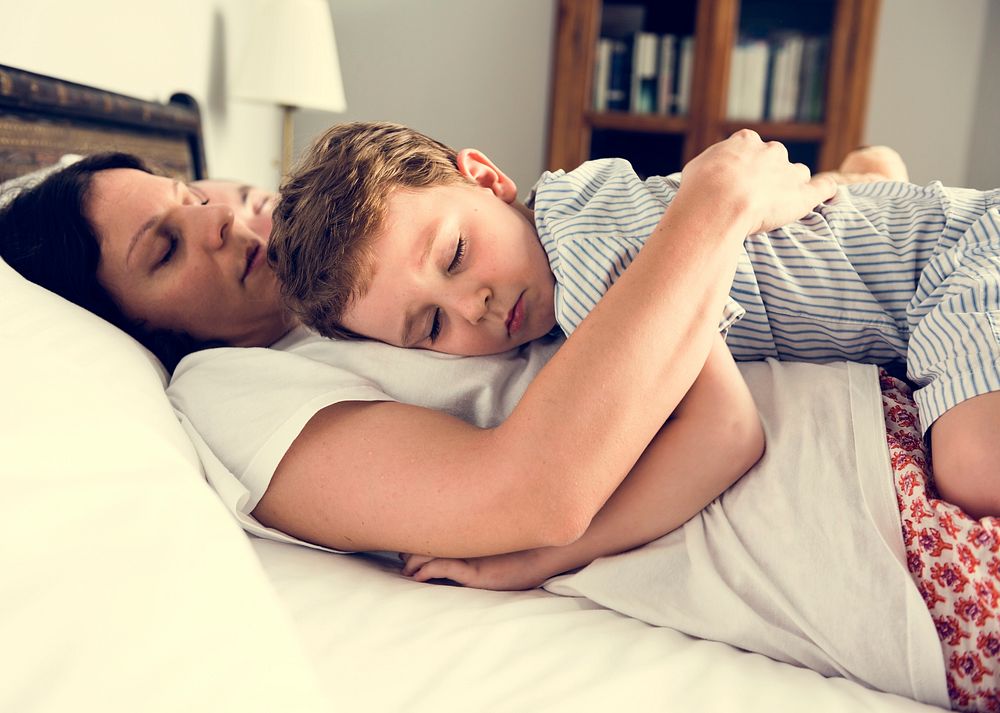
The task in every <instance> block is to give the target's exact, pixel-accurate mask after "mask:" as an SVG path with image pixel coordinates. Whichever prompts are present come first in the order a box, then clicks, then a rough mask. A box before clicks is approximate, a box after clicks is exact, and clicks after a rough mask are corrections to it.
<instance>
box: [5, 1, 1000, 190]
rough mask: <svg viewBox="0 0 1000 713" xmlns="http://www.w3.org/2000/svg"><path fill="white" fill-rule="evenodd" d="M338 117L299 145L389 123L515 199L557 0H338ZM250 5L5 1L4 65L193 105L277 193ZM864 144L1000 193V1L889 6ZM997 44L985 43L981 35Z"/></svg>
mask: <svg viewBox="0 0 1000 713" xmlns="http://www.w3.org/2000/svg"><path fill="white" fill-rule="evenodd" d="M330 5H331V9H332V12H333V18H334V23H335V25H336V28H337V41H338V45H339V49H340V59H341V64H342V69H343V73H344V85H345V89H346V91H347V100H348V111H347V112H346V113H345V114H343V115H340V116H338V115H333V114H325V113H319V112H309V111H303V112H300V113H299V115H298V116H297V120H296V131H297V144H298V146H299V147H302V146H304V145H305V144H306V143H308V142H309V141H311V139H312V138H313V137H314V136H315V135H316V134H317V133H319V132H321V131H322V130H323V129H324V128H325V127H326V126H328V125H329V124H330V123H332V122H334V121H337V120H342V119H392V120H396V121H402V122H404V123H408V124H411V125H413V126H415V127H417V128H419V129H421V130H423V131H426V132H427V133H430V134H432V135H434V136H436V137H438V138H441V139H442V140H444V141H446V142H448V143H451V144H454V145H457V146H465V145H472V146H477V147H478V148H481V149H483V150H484V151H485V152H486V153H488V154H490V155H491V156H492V157H493V158H494V159H495V160H496V161H497V162H498V163H499V164H500V166H501V167H503V168H504V169H505V170H506V171H507V172H508V173H510V174H511V176H512V177H513V178H514V179H515V181H517V183H518V185H519V186H520V188H521V189H522V191H521V192H522V194H523V192H524V190H525V189H527V188H528V186H529V185H530V183H531V182H532V181H533V180H534V178H535V177H536V176H537V174H538V173H539V171H540V170H541V169H542V167H543V161H544V141H545V132H546V124H547V119H546V116H547V111H548V92H549V81H550V78H549V64H550V61H551V52H552V40H553V21H554V12H555V10H554V6H555V0H505V2H492V1H491V0H421V1H420V2H416V1H412V0H411V1H409V2H407V1H405V0H365V1H364V2H362V1H360V0H330ZM251 7H252V2H251V0H172V2H170V3H161V2H156V1H155V0H87V1H86V2H83V1H80V0H31V1H30V2H29V1H28V0H0V12H2V15H0V16H2V17H3V18H4V21H3V22H2V23H0V63H2V64H10V65H13V66H15V67H21V68H24V69H29V70H33V71H37V72H41V73H44V74H54V75H56V76H60V77H65V78H69V79H74V80H76V81H80V82H84V83H87V84H94V85H97V86H101V87H104V88H107V89H111V90H114V91H119V92H123V93H126V94H133V95H136V96H141V97H144V98H150V99H161V100H164V99H166V98H167V97H169V96H170V94H171V93H173V92H175V91H179V90H183V91H187V92H189V93H191V94H193V95H194V96H195V97H196V98H197V99H198V100H199V101H200V102H201V105H202V110H203V112H204V116H205V134H206V141H207V151H208V163H209V168H210V170H211V171H212V173H213V174H214V175H216V176H232V177H240V178H243V179H245V180H249V181H253V182H255V183H260V184H263V185H267V186H276V185H277V182H278V169H277V164H278V153H279V140H278V137H279V133H280V117H279V114H278V111H277V109H275V108H272V107H268V106H263V105H254V104H248V103H245V102H240V101H234V100H229V99H228V98H227V94H226V86H227V77H228V76H229V75H230V74H231V73H232V68H233V67H234V66H236V63H237V62H238V61H239V58H240V55H241V54H242V52H243V47H242V38H243V37H244V36H245V34H246V31H247V17H248V8H251ZM881 15H882V17H881V22H880V24H879V34H878V40H877V46H876V56H875V64H874V70H873V78H872V94H871V99H870V101H869V107H868V119H867V130H866V133H865V141H866V142H867V143H888V144H891V145H893V146H895V147H897V148H898V149H899V150H900V151H901V152H902V154H903V155H904V157H905V158H906V159H907V161H908V163H909V165H910V167H911V174H912V177H913V178H914V180H917V181H927V180H931V179H933V178H938V179H941V180H943V181H944V182H945V183H951V184H957V185H962V184H970V185H976V186H978V187H988V186H989V187H992V186H1000V145H998V142H1000V135H998V132H997V131H996V129H995V127H996V125H997V124H998V121H997V119H998V117H1000V83H998V82H997V81H996V77H998V76H1000V43H998V42H997V41H996V39H995V38H997V37H1000V0H951V1H950V2H941V0H882V13H881ZM988 38H989V39H991V40H992V41H990V42H988V41H987V39H988Z"/></svg>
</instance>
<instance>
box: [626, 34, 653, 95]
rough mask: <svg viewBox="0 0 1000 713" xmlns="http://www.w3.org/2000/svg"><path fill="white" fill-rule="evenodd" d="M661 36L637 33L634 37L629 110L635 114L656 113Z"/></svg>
mask: <svg viewBox="0 0 1000 713" xmlns="http://www.w3.org/2000/svg"><path fill="white" fill-rule="evenodd" d="M659 40H660V38H659V36H658V35H656V34H655V33H652V32H636V33H635V35H634V36H633V37H632V86H631V94H630V102H629V108H630V109H631V111H632V113H634V114H652V113H653V112H654V111H656V89H657V82H656V71H657V56H656V55H657V51H658V50H659Z"/></svg>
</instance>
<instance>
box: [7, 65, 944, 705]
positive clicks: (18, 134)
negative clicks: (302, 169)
mask: <svg viewBox="0 0 1000 713" xmlns="http://www.w3.org/2000/svg"><path fill="white" fill-rule="evenodd" d="M108 148H115V149H120V150H128V151H133V152H136V153H139V154H142V155H144V156H146V157H148V158H150V159H151V160H153V161H154V162H156V163H157V164H158V165H160V166H162V167H164V169H165V170H167V171H168V172H170V173H172V174H173V175H176V176H179V177H186V178H196V177H202V176H204V175H205V174H206V167H205V160H204V149H203V144H202V137H201V128H200V119H199V115H198V108H197V104H196V103H195V102H194V100H192V99H191V98H190V97H186V96H184V95H177V96H175V97H174V98H173V99H172V100H171V101H170V102H168V103H165V104H158V103H154V102H146V101H140V100H137V99H132V98H129V97H123V96H121V95H116V94H111V93H108V92H105V91H102V90H99V89H95V88H92V87H85V86H82V85H78V84H71V83H67V82H63V81H60V80H58V79H55V78H50V77H42V76H39V75H35V74H31V73H28V72H23V71H20V70H17V69H14V68H10V67H3V66H0V171H2V173H0V180H3V181H9V180H10V179H13V178H15V177H18V176H24V175H25V174H31V173H33V172H36V171H38V170H39V169H44V168H45V167H47V166H51V165H53V164H56V163H58V162H59V161H60V160H61V159H62V157H63V156H65V155H67V154H79V153H90V152H93V151H97V150H101V149H108ZM0 295H2V299H0V343H2V345H3V346H2V352H0V353H2V355H3V356H2V369H0V393H2V394H3V403H4V407H3V409H2V411H0V452H2V454H3V456H2V457H3V463H4V467H3V469H2V471H0V472H2V478H3V481H4V482H3V485H4V488H3V492H4V498H3V499H2V500H0V542H2V543H3V545H2V546H0V552H2V554H0V568H2V570H3V572H4V575H3V578H2V580H0V591H2V596H0V602H2V603H3V607H2V614H0V640H2V641H3V642H4V645H3V649H4V651H5V652H6V655H5V656H4V659H5V661H4V675H3V677H2V678H0V710H5V711H8V710H9V711H28V710H59V711H62V710H76V711H90V710H101V711H114V710H122V711H126V710H127V711H161V710H162V711H177V710H193V711H200V710H204V711H227V710H240V711H244V712H246V711H257V710H261V711H264V710H268V711H274V710H280V711H327V710H345V711H355V710H357V711H424V710H426V711H450V710H456V711H457V710H462V711H518V712H520V711H527V710H543V711H604V710H625V711H668V710H669V711H730V710H741V711H775V710H809V711H846V710H849V711H861V710H868V711H879V712H886V713H888V712H890V711H894V712H900V713H903V712H911V711H918V710H932V708H930V707H929V706H924V705H922V704H918V703H915V702H913V701H910V700H907V699H904V698H901V697H898V696H894V695H889V694H884V693H879V692H876V691H873V690H870V689H867V688H865V687H863V686H861V685H859V684H856V683H853V682H851V681H848V680H845V679H841V678H824V677H823V676H821V675H819V674H817V673H814V672H812V671H809V670H806V669H803V668H798V667H795V666H791V665H788V664H783V663H779V662H776V661H774V660H771V659H769V658H767V657H764V656H761V655H758V654H752V653H747V652H744V651H740V650H737V649H736V648H733V647H731V646H728V645H725V644H720V643H715V642H710V641H703V640H698V639H694V638H691V637H688V636H685V635H683V634H681V633H678V632H676V631H673V630H670V629H667V628H657V627H652V626H649V625H647V624H644V623H642V622H640V621H637V620H635V619H630V618H628V617H625V616H622V615H620V614H618V613H616V612H614V611H611V610H608V609H605V608H603V607H601V606H599V605H598V604H596V603H594V602H591V601H589V600H587V599H584V598H580V597H565V596H556V595H553V594H550V593H548V592H546V591H542V590H535V591H529V592H513V593H508V592H487V591H478V590H470V589H464V588H460V587H448V586H439V585H428V584H418V583H415V582H412V581H410V580H408V579H406V578H404V577H402V576H400V575H399V574H398V571H397V566H396V563H395V562H394V561H393V560H392V559H391V558H388V557H385V556H379V555H351V556H344V555H333V554H329V553H326V552H322V551H318V550H314V549H308V548H305V547H301V546H296V545H294V544H288V543H283V542H279V541H275V540H270V539H264V538H258V537H253V536H249V535H247V534H245V532H244V530H243V529H241V527H240V526H239V525H238V524H237V523H236V521H235V520H234V519H233V518H232V517H231V516H230V514H229V512H228V511H227V510H226V509H225V508H224V507H223V506H222V505H221V503H220V502H219V500H218V498H217V497H216V495H215V494H214V492H213V491H212V490H211V489H210V488H209V487H208V485H207V484H206V482H205V479H204V476H203V472H202V465H201V463H200V462H199V459H198V456H197V453H196V451H195V449H194V447H193V445H192V443H191V442H190V440H189V439H188V437H187V436H186V435H185V432H184V431H183V430H182V428H181V426H180V424H179V423H178V421H177V418H176V416H175V414H174V413H173V411H172V409H171V407H170V404H169V402H168V400H167V398H166V396H165V394H164V387H165V384H166V383H167V374H166V372H165V370H164V369H163V368H162V366H160V365H159V363H158V362H157V361H156V359H155V358H153V357H152V356H151V355H150V354H149V353H148V352H147V351H146V350H145V349H143V348H142V347H141V346H140V345H138V343H136V342H135V341H133V340H132V339H131V338H129V337H127V336H126V335H125V334H123V333H121V332H119V331H117V330H116V329H114V328H113V327H111V326H110V325H108V324H105V323H103V322H101V321H100V320H98V319H97V318H95V317H93V316H92V315H90V314H88V313H85V312H83V311H82V310H80V309H78V308H76V307H75V306H73V305H70V304H68V303H66V302H65V301H63V300H61V299H60V298H58V297H56V296H54V295H52V294H50V293H48V292H46V291H45V290H43V289H41V288H38V287H36V286H35V285H32V284H30V283H28V282H27V281H25V280H23V279H22V278H20V276H18V275H17V274H16V273H14V272H13V271H12V270H11V269H10V268H9V267H8V266H6V265H5V264H3V263H0Z"/></svg>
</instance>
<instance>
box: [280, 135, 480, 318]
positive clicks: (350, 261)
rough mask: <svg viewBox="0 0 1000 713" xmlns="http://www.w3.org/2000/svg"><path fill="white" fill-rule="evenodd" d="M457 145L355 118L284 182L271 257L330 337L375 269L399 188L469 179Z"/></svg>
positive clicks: (292, 295) (303, 308)
mask: <svg viewBox="0 0 1000 713" xmlns="http://www.w3.org/2000/svg"><path fill="white" fill-rule="evenodd" d="M468 181H469V179H467V178H466V177H465V176H463V175H462V174H461V173H460V172H459V170H458V166H457V163H456V153H455V151H454V150H453V149H451V148H449V147H448V146H445V145H444V144H442V143H440V142H439V141H435V140H434V139H431V138H429V137H427V136H424V135H423V134H421V133H419V132H417V131H414V130H413V129H409V128H407V127H405V126H401V125H399V124H390V123H381V122H380V123H374V122H352V123H346V124H337V125H335V126H333V127H331V128H330V129H329V130H327V132H326V133H325V134H323V135H322V136H321V137H320V138H319V139H318V140H317V141H316V142H315V143H314V144H313V146H312V148H311V149H309V151H308V152H307V153H306V155H305V156H304V157H303V159H302V160H301V161H300V162H299V163H298V165H296V167H295V169H294V170H293V172H292V173H291V174H290V175H289V176H288V178H286V179H285V181H284V182H283V183H282V185H281V196H280V199H279V200H278V204H277V206H276V207H275V209H274V228H273V229H272V231H271V240H270V244H269V246H268V250H267V258H268V261H269V262H270V263H271V266H272V267H273V268H274V272H275V274H276V275H277V277H278V279H279V280H280V281H281V284H282V288H281V291H282V294H283V295H284V297H285V300H286V302H287V303H288V306H289V307H290V308H291V309H292V311H294V312H295V313H296V315H297V316H298V317H299V318H300V319H301V320H302V321H303V322H304V323H305V324H307V325H308V326H310V327H312V328H313V329H315V330H316V331H318V332H319V333H320V334H322V335H324V336H327V337H342V338H343V337H346V338H357V336H358V335H356V334H354V333H353V332H350V331H349V330H347V329H345V328H344V327H342V326H340V320H341V318H342V316H343V314H344V311H345V310H346V309H347V308H348V306H350V304H351V302H352V301H353V300H354V299H356V298H357V297H361V296H363V295H364V294H365V292H366V291H367V289H368V286H369V284H370V283H371V278H372V275H373V274H374V269H375V266H374V258H373V256H372V252H371V245H372V240H373V238H375V237H376V236H377V234H378V232H379V231H380V230H381V228H382V224H383V222H384V220H385V214H386V204H387V202H388V199H389V196H390V195H391V193H392V191H393V190H395V189H397V188H427V187H431V186H438V185H450V184H456V183H463V182H468Z"/></svg>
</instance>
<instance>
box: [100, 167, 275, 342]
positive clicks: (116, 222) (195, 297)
mask: <svg viewBox="0 0 1000 713" xmlns="http://www.w3.org/2000/svg"><path fill="white" fill-rule="evenodd" d="M212 183H213V184H215V185H213V186H210V187H208V189H205V188H202V187H199V185H198V184H185V183H182V182H179V181H175V180H173V179H170V178H164V177H162V176H154V175H151V174H148V173H144V172H142V171H137V170H133V169H111V170H107V171H100V172H98V173H96V174H94V177H93V180H92V182H91V188H90V193H89V197H88V202H87V206H86V213H87V218H88V219H89V220H90V222H91V224H92V225H93V227H94V230H95V232H96V233H97V236H98V242H99V243H100V249H101V259H100V263H99V265H98V268H97V279H98V280H99V281H100V283H101V284H102V285H103V286H104V288H105V289H106V290H107V291H108V292H109V293H110V295H111V296H112V298H113V299H114V300H115V301H116V302H117V304H118V305H119V307H120V308H121V310H122V311H123V312H124V313H125V315H126V316H128V317H130V318H132V319H134V320H136V321H137V322H140V323H142V324H143V325H144V326H145V327H146V328H147V329H168V330H173V331H179V332H185V333H187V334H190V335H191V336H192V337H195V338H196V339H202V340H222V341H224V342H226V343H228V344H232V345H234V346H267V345H269V344H271V343H273V342H274V341H275V340H276V339H278V338H279V337H281V336H282V335H283V334H285V333H286V332H287V331H288V330H289V329H290V328H291V327H292V326H294V324H295V322H294V319H293V318H292V317H291V315H290V314H289V313H288V312H287V310H286V309H285V308H284V306H283V304H282V302H281V297H280V291H279V287H278V280H277V278H275V276H274V273H273V272H272V271H271V269H270V267H269V266H268V263H267V259H266V243H267V239H268V233H269V232H270V226H269V225H267V233H264V234H263V235H261V234H260V233H258V232H255V230H254V229H253V228H251V227H250V225H249V224H248V223H247V220H246V218H247V217H251V218H252V217H254V215H257V216H258V217H259V213H260V212H261V211H262V210H263V205H264V204H265V203H266V200H265V201H262V202H260V203H259V205H260V206H261V210H260V211H255V209H254V206H255V205H258V204H254V203H251V205H250V207H249V208H248V207H247V203H248V201H244V200H242V192H241V190H240V189H239V186H233V188H234V189H235V190H227V191H223V192H221V193H220V186H219V185H218V183H219V182H212ZM246 195H248V196H249V195H250V192H249V191H248V192H247V193H246ZM227 196H228V197H227ZM213 198H214V200H213ZM233 201H235V202H236V203H237V205H235V206H234V205H232V203H233ZM269 218H270V215H269V213H268V222H269ZM257 225H258V228H259V229H260V230H261V232H263V231H264V226H263V224H260V223H257Z"/></svg>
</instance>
